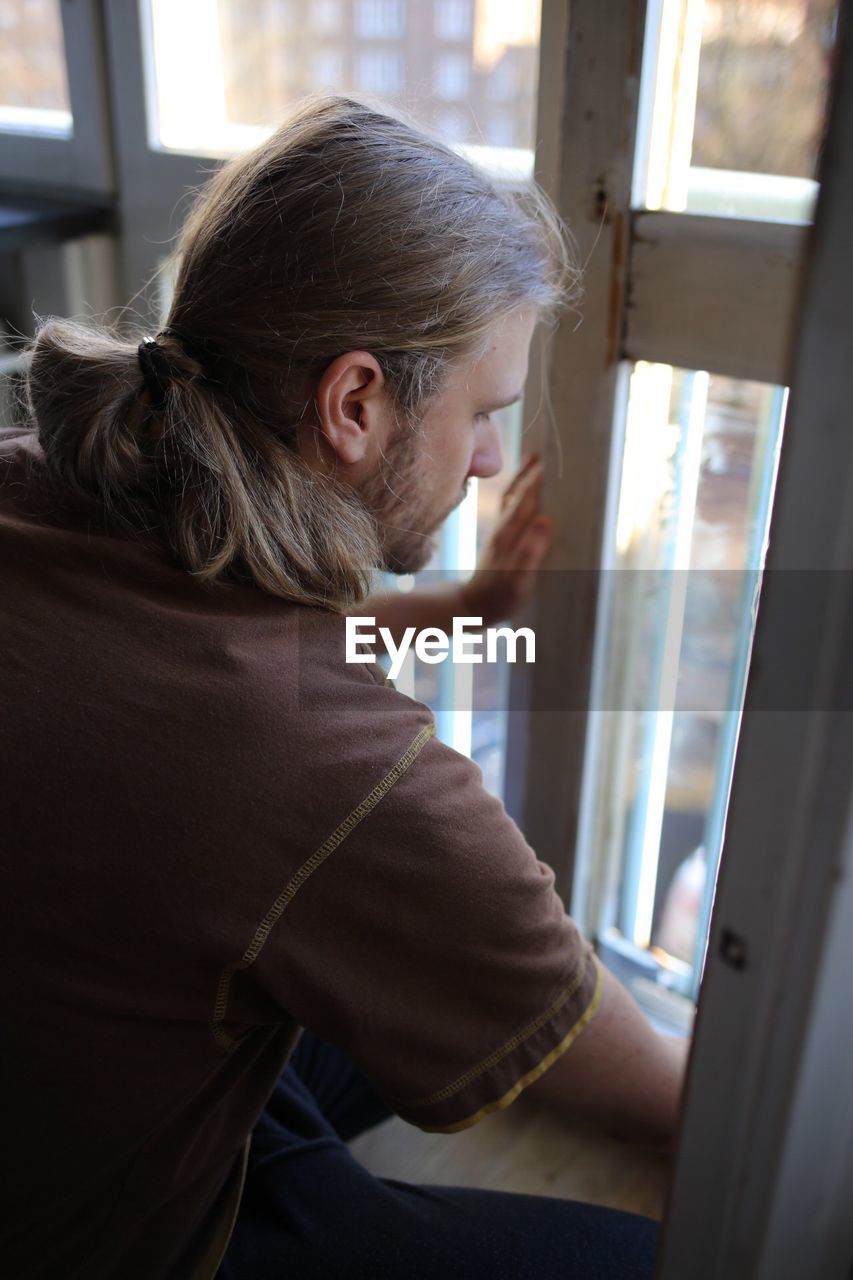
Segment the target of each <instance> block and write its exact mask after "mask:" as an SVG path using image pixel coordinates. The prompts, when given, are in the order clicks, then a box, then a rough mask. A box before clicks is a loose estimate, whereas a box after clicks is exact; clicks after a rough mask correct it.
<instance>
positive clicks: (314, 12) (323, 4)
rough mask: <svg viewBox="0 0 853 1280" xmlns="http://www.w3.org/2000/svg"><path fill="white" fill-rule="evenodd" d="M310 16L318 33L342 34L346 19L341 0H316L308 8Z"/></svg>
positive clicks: (326, 34)
mask: <svg viewBox="0 0 853 1280" xmlns="http://www.w3.org/2000/svg"><path fill="white" fill-rule="evenodd" d="M308 18H309V21H310V23H311V27H312V29H313V30H314V31H316V32H317V33H318V35H324V36H329V35H331V36H336V35H340V34H341V31H342V28H343V21H344V15H343V8H342V6H341V0H314V3H313V4H312V5H311V7H310V8H309V10H308Z"/></svg>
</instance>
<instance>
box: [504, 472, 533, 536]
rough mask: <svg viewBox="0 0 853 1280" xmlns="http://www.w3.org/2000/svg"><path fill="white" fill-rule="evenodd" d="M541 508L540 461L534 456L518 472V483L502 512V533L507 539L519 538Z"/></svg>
mask: <svg viewBox="0 0 853 1280" xmlns="http://www.w3.org/2000/svg"><path fill="white" fill-rule="evenodd" d="M541 508H542V462H541V460H540V459H538V458H536V459H534V460H533V461H532V462H531V464H530V465H529V466H528V467H527V468H526V469H525V470H524V471H523V473H519V476H518V484H517V486H516V488H515V489H514V491H513V494H512V497H511V499H510V502H509V504H508V505H507V506H506V507H505V509H504V511H503V513H502V523H503V528H502V533H504V534H505V536H506V538H507V540H508V541H515V540H516V539H517V538H520V537H521V535H522V533H523V531H524V530H525V528H526V527H527V525H529V524H530V522H531V521H532V520H534V519H535V518H536V517H537V516H538V515H539V514H541Z"/></svg>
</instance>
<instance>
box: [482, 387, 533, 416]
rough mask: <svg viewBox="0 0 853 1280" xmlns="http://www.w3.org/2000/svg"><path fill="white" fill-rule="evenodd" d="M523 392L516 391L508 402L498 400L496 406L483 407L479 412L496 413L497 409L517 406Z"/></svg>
mask: <svg viewBox="0 0 853 1280" xmlns="http://www.w3.org/2000/svg"><path fill="white" fill-rule="evenodd" d="M523 395H524V391H516V393H515V395H514V396H512V397H511V399H509V400H499V401H498V402H497V403H496V404H489V405H485V406H484V407H483V409H482V410H481V412H482V413H497V411H498V409H508V408H509V407H510V405H511V404H518V402H519V400H520V399H521V397H522V396H523Z"/></svg>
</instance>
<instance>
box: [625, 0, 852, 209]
mask: <svg viewBox="0 0 853 1280" xmlns="http://www.w3.org/2000/svg"><path fill="white" fill-rule="evenodd" d="M837 7H838V5H837V0H659V3H657V4H653V5H652V7H651V9H650V11H649V15H650V16H649V30H648V32H647V38H646V64H645V70H644V85H643V96H642V109H641V122H640V123H641V132H640V147H639V155H638V164H639V168H638V175H637V176H638V184H637V185H638V189H637V192H636V203H637V204H639V205H641V206H645V207H646V208H650V209H661V208H662V209H673V210H686V211H687V212H690V213H711V214H722V215H731V216H739V217H755V218H769V219H782V220H785V221H795V222H796V221H808V220H809V219H810V218H811V214H812V208H813V204H814V198H815V192H816V186H815V182H814V177H815V173H816V168H817V160H818V150H819V146H820V140H821V133H822V128H823V116H824V108H825V98H826V89H827V83H828V76H829V63H830V55H831V50H832V44H833V39H834V32H835V22H836V11H837Z"/></svg>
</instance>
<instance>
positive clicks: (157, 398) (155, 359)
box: [136, 337, 170, 409]
mask: <svg viewBox="0 0 853 1280" xmlns="http://www.w3.org/2000/svg"><path fill="white" fill-rule="evenodd" d="M136 354H137V356H138V358H139V367H140V369H141V370H142V379H143V381H144V383H145V387H146V390H147V391H148V394H149V396H150V397H151V408H152V409H163V408H165V405H166V388H167V386H168V385H169V374H170V370H169V362H168V360H167V359H166V353H165V352H164V351H163V348H162V347H161V346H160V345H159V343H158V342H157V339H156V338H151V337H148V338H143V339H142V341H141V342H140V344H139V346H138V347H137V348H136Z"/></svg>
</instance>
